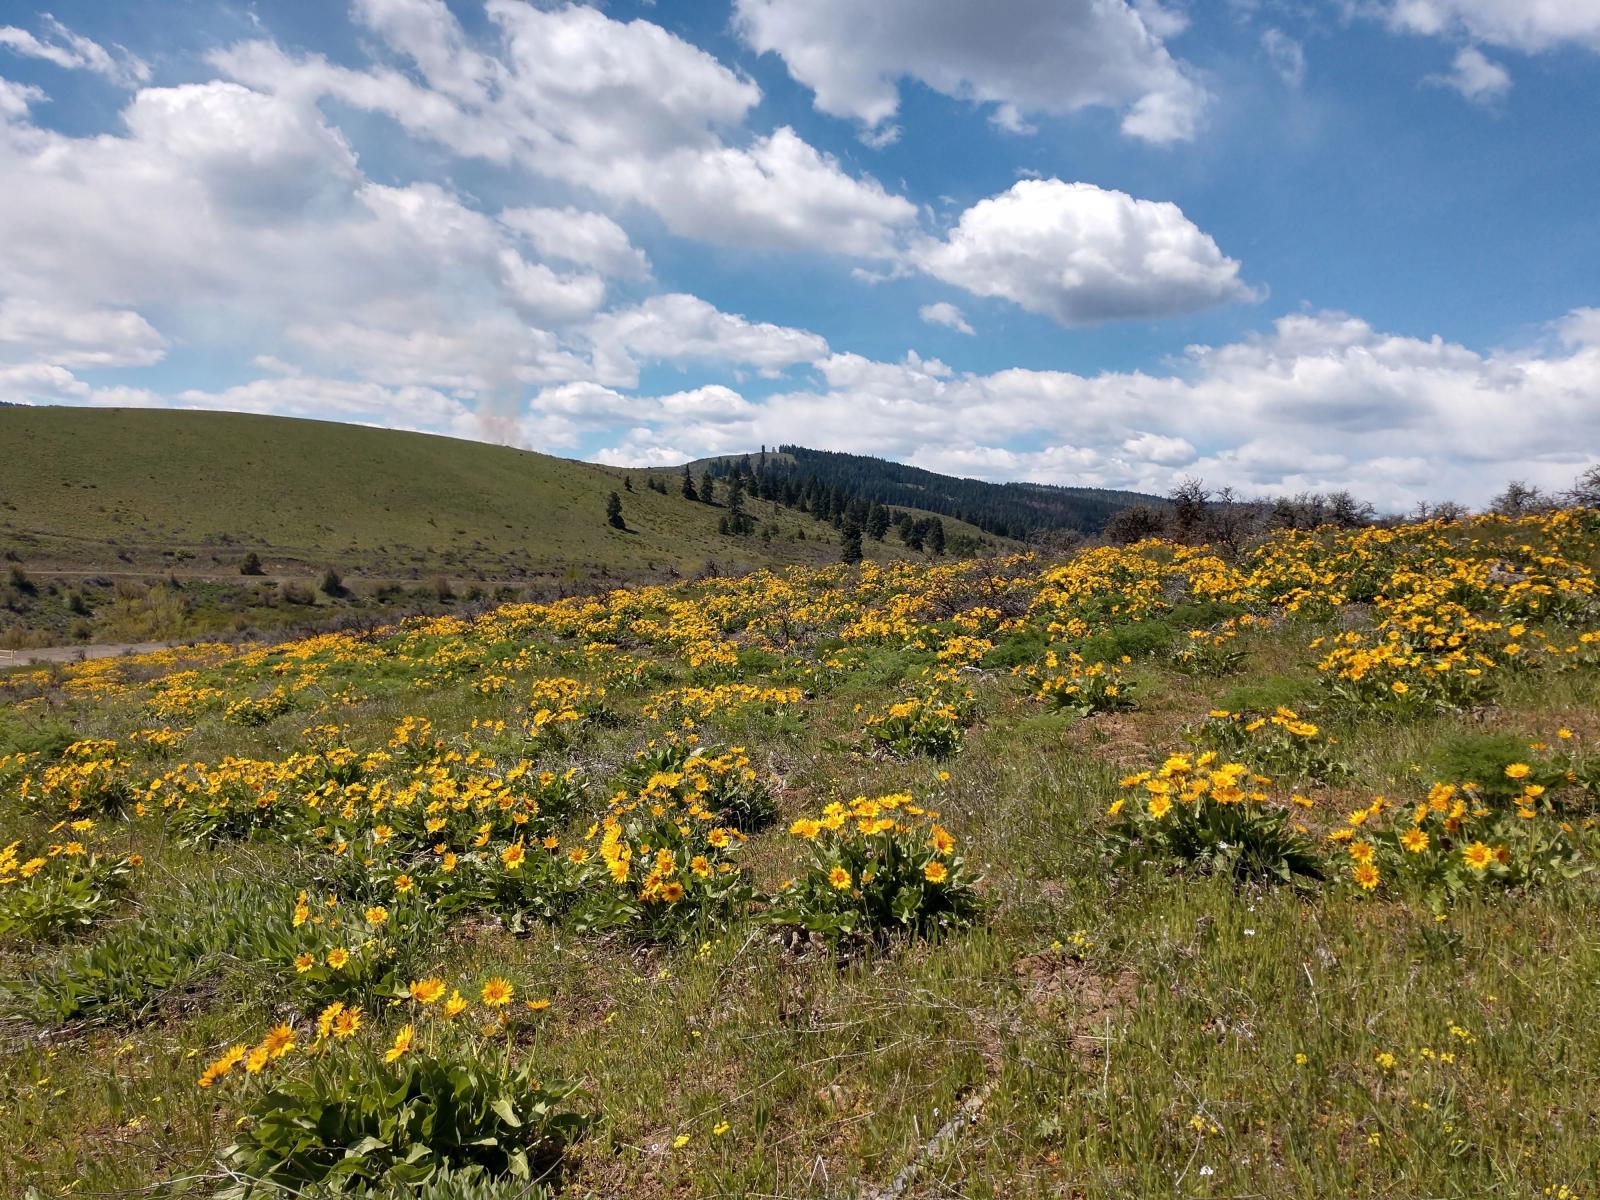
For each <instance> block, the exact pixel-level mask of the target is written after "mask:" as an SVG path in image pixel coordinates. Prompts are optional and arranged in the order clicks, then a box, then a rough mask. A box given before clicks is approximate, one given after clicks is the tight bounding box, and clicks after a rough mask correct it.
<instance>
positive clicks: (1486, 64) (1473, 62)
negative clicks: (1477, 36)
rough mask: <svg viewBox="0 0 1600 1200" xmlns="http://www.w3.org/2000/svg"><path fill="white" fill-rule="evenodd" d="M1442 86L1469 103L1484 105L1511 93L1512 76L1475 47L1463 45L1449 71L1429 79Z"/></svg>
mask: <svg viewBox="0 0 1600 1200" xmlns="http://www.w3.org/2000/svg"><path fill="white" fill-rule="evenodd" d="M1428 82H1430V83H1436V84H1438V85H1439V86H1441V87H1447V88H1450V89H1451V90H1452V91H1456V92H1460V93H1461V94H1462V95H1463V96H1465V97H1466V98H1467V99H1468V100H1472V101H1476V102H1477V103H1480V104H1484V103H1487V102H1489V101H1491V100H1497V99H1499V98H1500V97H1501V96H1504V95H1505V94H1506V93H1507V92H1509V91H1510V90H1511V74H1510V72H1508V71H1507V70H1506V69H1505V68H1504V67H1502V66H1501V65H1500V64H1499V63H1497V62H1493V61H1491V60H1490V59H1488V58H1486V57H1484V54H1483V51H1481V50H1479V49H1478V48H1477V47H1476V46H1463V47H1462V48H1461V49H1460V50H1459V51H1457V53H1456V57H1455V61H1454V62H1452V63H1451V65H1450V71H1449V73H1448V74H1444V75H1433V76H1430V77H1429V79H1428Z"/></svg>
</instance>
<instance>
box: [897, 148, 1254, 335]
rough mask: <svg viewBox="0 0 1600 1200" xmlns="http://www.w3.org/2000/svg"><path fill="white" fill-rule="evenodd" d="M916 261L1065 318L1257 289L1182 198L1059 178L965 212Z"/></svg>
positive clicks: (1083, 319)
mask: <svg viewBox="0 0 1600 1200" xmlns="http://www.w3.org/2000/svg"><path fill="white" fill-rule="evenodd" d="M910 257H911V261H912V262H913V263H914V264H915V265H916V266H918V267H919V268H921V269H922V270H923V271H926V272H927V273H928V274H930V275H933V276H935V277H937V278H939V279H942V280H944V281H945V282H946V283H953V284H955V285H957V286H958V287H963V288H965V289H967V291H969V292H972V293H974V294H976V295H979V296H1002V297H1004V298H1005V299H1007V300H1010V301H1012V302H1014V303H1016V304H1019V305H1021V306H1022V307H1023V308H1026V309H1028V310H1029V311H1031V312H1036V313H1042V314H1044V315H1046V316H1049V317H1053V318H1054V319H1055V320H1057V321H1059V322H1060V323H1061V324H1063V325H1088V324H1093V323H1095V322H1099V321H1108V320H1115V319H1119V318H1149V317H1163V316H1171V315H1174V314H1177V313H1185V312H1194V311H1196V310H1198V309H1202V308H1208V307H1210V306H1212V305H1214V304H1222V303H1225V302H1226V301H1229V300H1248V299H1252V298H1254V297H1255V293H1254V292H1253V291H1252V290H1251V289H1250V288H1249V287H1247V286H1246V285H1245V284H1244V283H1242V282H1241V281H1240V279H1239V264H1238V263H1237V262H1235V261H1234V260H1233V259H1231V258H1228V257H1227V256H1225V255H1224V254H1223V253H1222V251H1221V250H1219V249H1218V248H1217V244H1216V242H1214V241H1213V240H1212V239H1211V238H1210V237H1209V236H1208V235H1206V234H1205V233H1203V232H1202V231H1201V230H1200V229H1199V228H1197V227H1196V226H1195V224H1194V223H1193V222H1192V221H1190V220H1189V219H1188V218H1187V217H1185V216H1184V215H1183V211H1182V210H1181V209H1180V208H1178V206H1177V205H1176V204H1169V203H1158V202H1155V201H1150V200H1138V199H1135V198H1134V197H1132V196H1129V195H1127V194H1125V193H1123V192H1115V191H1107V190H1105V189H1103V188H1098V187H1095V186H1094V185H1093V184H1089V183H1063V182H1062V181H1061V180H1059V179H1024V180H1022V181H1020V182H1018V183H1017V184H1015V185H1014V186H1013V187H1012V188H1011V189H1010V190H1009V191H1006V192H1002V193H1001V194H1000V195H998V196H993V197H990V198H989V199H987V200H983V201H980V202H979V203H977V204H975V205H973V206H972V207H971V208H969V209H967V210H966V212H964V213H962V214H961V217H960V219H959V220H958V221H957V222H956V225H955V228H953V229H952V230H951V231H950V233H949V236H948V237H947V238H946V239H945V240H943V241H931V240H924V241H922V242H920V243H919V244H917V245H916V246H914V247H913V249H912V251H911V256H910Z"/></svg>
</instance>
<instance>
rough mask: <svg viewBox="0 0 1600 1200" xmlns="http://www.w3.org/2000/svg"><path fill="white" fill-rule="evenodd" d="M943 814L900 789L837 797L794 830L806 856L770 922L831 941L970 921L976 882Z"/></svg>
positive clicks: (776, 900)
mask: <svg viewBox="0 0 1600 1200" xmlns="http://www.w3.org/2000/svg"><path fill="white" fill-rule="evenodd" d="M938 816H939V814H938V813H937V812H934V811H932V810H928V809H924V808H921V807H920V806H918V805H917V804H915V803H913V802H912V798H911V797H910V796H909V795H907V794H904V793H900V794H895V795H888V796H879V797H877V798H876V799H871V800H869V799H867V798H866V797H864V796H862V797H857V798H856V799H855V800H854V801H852V802H851V803H850V804H849V805H845V804H841V803H837V802H835V803H833V804H830V805H828V806H827V807H826V808H825V809H823V811H822V813H821V814H820V815H819V816H817V817H815V818H811V817H803V818H801V819H800V820H798V821H796V822H795V823H794V824H793V825H791V826H790V827H789V832H790V833H791V834H792V835H794V836H795V837H798V838H799V839H801V840H802V841H803V842H805V843H806V848H807V860H806V863H805V866H804V869H803V873H802V874H801V875H800V877H799V878H798V879H795V880H791V881H790V882H789V883H788V884H786V885H785V886H784V887H783V888H781V889H780V890H779V891H778V894H777V895H776V896H775V897H774V898H773V905H774V909H773V919H774V920H776V921H779V922H781V923H784V924H789V925H799V926H802V927H803V928H805V929H808V930H810V931H812V932H813V933H818V934H821V935H822V936H824V937H826V938H829V939H834V940H837V939H839V938H845V937H854V938H860V939H866V940H878V939H881V938H883V937H884V936H886V935H888V934H890V933H892V932H894V931H896V930H901V931H905V932H907V933H911V934H914V935H915V934H927V933H929V932H931V931H932V930H934V929H936V928H942V927H948V926H952V925H960V924H965V923H966V922H967V921H969V920H970V919H971V918H972V916H973V915H974V914H975V913H976V912H977V909H978V899H977V892H976V888H975V884H976V882H977V881H976V879H975V878H974V877H973V876H972V874H971V873H970V872H969V871H968V869H967V866H966V863H965V861H964V860H963V859H962V858H961V856H960V855H959V854H957V853H956V841H955V838H954V837H952V836H951V835H950V833H949V832H948V831H947V830H945V829H944V827H943V826H941V825H940V824H939V823H938Z"/></svg>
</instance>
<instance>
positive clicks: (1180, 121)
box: [734, 0, 1207, 143]
mask: <svg viewBox="0 0 1600 1200" xmlns="http://www.w3.org/2000/svg"><path fill="white" fill-rule="evenodd" d="M734 9H735V23H736V26H737V28H738V30H739V32H740V34H741V36H742V37H743V38H744V39H745V41H746V42H747V43H748V44H749V45H750V46H751V47H752V48H754V49H756V50H758V51H761V52H768V51H770V52H774V53H776V54H778V55H780V56H781V57H782V58H783V61H784V64H785V65H786V66H787V67H788V70H789V74H790V75H792V76H793V77H794V78H795V79H796V80H798V81H799V82H800V83H802V84H804V85H806V86H807V87H809V88H811V89H812V91H813V92H814V93H815V94H816V105H817V107H818V108H819V109H821V110H822V111H824V112H828V113H832V114H834V115H835V116H841V117H850V118H854V119H856V120H859V121H861V122H862V123H863V125H864V126H865V127H866V128H867V130H868V131H884V130H887V129H889V128H890V126H889V124H888V123H889V121H890V119H891V118H892V117H893V116H894V115H895V113H896V112H897V111H898V108H899V100H900V97H899V89H898V82H899V81H900V80H901V79H915V80H918V81H919V82H921V83H924V84H926V85H927V86H928V87H931V88H933V89H934V90H936V91H939V92H943V93H944V94H945V95H948V96H954V97H957V98H960V99H965V100H971V101H973V102H975V103H979V104H993V105H995V106H996V108H995V112H994V118H995V121H996V123H997V124H999V125H1000V126H1002V127H1004V128H1008V129H1012V130H1014V131H1018V132H1023V131H1025V130H1026V125H1025V122H1024V119H1023V118H1024V114H1027V113H1043V114H1062V113H1071V112H1076V111H1078V110H1080V109H1084V108H1090V107H1106V108H1111V109H1114V110H1116V111H1119V112H1121V113H1122V114H1123V116H1122V129H1123V132H1124V133H1126V134H1128V135H1130V136H1132V137H1137V138H1142V139H1144V140H1146V141H1150V142H1157V143H1162V142H1172V141H1178V140H1183V139H1187V138H1191V137H1193V136H1194V133H1195V129H1196V125H1197V123H1198V121H1199V117H1200V113H1201V111H1202V109H1203V108H1204V106H1205V103H1206V100H1207V94H1206V91H1205V89H1204V88H1203V87H1202V86H1201V85H1200V84H1199V83H1197V82H1196V81H1195V79H1194V77H1193V75H1192V74H1191V73H1190V72H1189V71H1187V70H1186V69H1185V68H1183V67H1182V66H1181V65H1180V64H1179V63H1178V62H1176V61H1175V60H1174V59H1173V57H1172V55H1171V54H1170V53H1169V52H1168V51H1167V49H1166V47H1165V45H1164V44H1163V42H1162V37H1163V36H1171V35H1172V34H1175V33H1177V32H1179V31H1180V30H1181V22H1177V21H1175V20H1174V18H1173V17H1172V15H1171V14H1170V13H1168V12H1166V11H1164V10H1162V9H1161V8H1160V7H1159V5H1156V4H1151V3H1141V4H1128V3H1125V2H1124V0H991V2H990V3H987V4H971V3H967V2H966V0H876V2H875V3H873V4H870V5H862V4H859V3H854V2H853V0H735V6H734Z"/></svg>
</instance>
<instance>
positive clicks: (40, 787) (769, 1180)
mask: <svg viewBox="0 0 1600 1200" xmlns="http://www.w3.org/2000/svg"><path fill="white" fill-rule="evenodd" d="M1597 558H1600V515H1597V514H1595V513H1592V512H1579V511H1563V512H1557V513H1553V514H1547V515H1541V516H1538V517H1532V518H1527V519H1523V520H1520V521H1507V520H1502V519H1488V518H1485V519H1479V520H1476V521H1471V522H1466V523H1460V524H1443V523H1430V524H1420V525H1411V526H1402V527H1398V528H1381V529H1367V530H1359V531H1350V532H1335V531H1330V530H1319V531H1309V532H1307V531H1298V532H1294V531H1291V532H1283V533H1279V534H1276V535H1274V536H1272V537H1271V538H1269V539H1268V540H1266V541H1264V542H1262V543H1261V544H1259V545H1257V546H1255V547H1254V548H1252V549H1249V550H1247V551H1245V552H1243V553H1241V554H1239V555H1238V556H1236V557H1224V556H1222V555H1221V554H1219V553H1217V552H1214V551H1213V550H1211V549H1209V548H1207V547H1194V546H1184V545H1177V544H1173V543H1168V542H1161V541H1146V542H1141V543H1139V544H1137V545H1133V546H1130V547H1125V548H1110V547H1106V548H1096V549H1090V550H1086V551H1084V552H1082V553H1079V554H1078V555H1076V556H1074V557H1072V558H1070V559H1067V560H1064V561H1047V560H1044V559H1038V558H1032V557H1027V556H1019V557H1012V558H1006V559H985V560H971V561H965V562H956V563H948V564H940V565H937V566H932V565H926V564H920V563H897V564H891V565H877V564H871V563H869V564H864V565H861V566H858V567H845V566H837V567H828V568H820V569H819V568H798V567H797V568H792V569H790V570H788V571H787V572H783V573H774V572H761V573H757V574H753V575H748V576H744V577H741V578H721V579H710V580H705V581H701V582H698V583H693V584H684V585H679V586H673V587H645V588H637V589H630V590H620V591H615V592H612V593H610V594H608V595H604V596H601V597H597V598H578V599H571V600H564V601H560V602H557V603H552V604H548V605H513V606H509V607H504V608H501V609H498V610H495V611H493V612H490V613H488V614H487V615H484V616H482V617H478V618H475V619H471V620H465V619H453V618H451V619H427V620H416V621H412V622H409V623H406V624H403V625H401V626H398V627H395V628H392V629H387V630H380V631H378V632H375V633H371V634H366V635H362V636H355V635H330V636H322V637H316V638H312V639H309V640H305V641H300V642H292V643H285V644H282V645H276V646H272V647H270V648H262V647H254V648H252V647H248V646H220V645H219V646H204V645H201V646H193V647H188V648H184V649H181V650H170V651H163V652H161V653H159V654H155V655H147V656H144V657H139V658H123V659H113V660H100V661H96V662H92V663H86V664H82V665H79V666H75V667H69V668H64V669H63V668H58V669H55V670H53V671H42V670H32V669H27V670H20V671H13V672H11V673H9V674H6V675H0V831H3V832H0V1129H3V1130H4V1136H3V1137H0V1194H3V1195H6V1196H11V1195H18V1196H23V1195H38V1196H56V1195H85V1196H90V1195H110V1194H117V1195H126V1194H135V1193H136V1194H140V1195H149V1196H213V1195H223V1196H232V1197H244V1196H261V1197H265V1196H306V1197H311V1196H382V1197H398V1196H412V1195H420V1196H427V1197H431V1198H433V1200H447V1198H459V1200H469V1198H471V1200H477V1198H488V1197H531V1196H538V1195H551V1196H557V1195H559V1196H572V1197H580V1196H605V1197H612V1196H615V1197H622V1196H627V1197H652V1196H667V1195H671V1196H726V1197H734V1196H739V1197H743V1196H763V1197H801V1196H806V1197H813V1196H814V1197H899V1196H906V1197H912V1196H919V1197H944V1196H973V1197H1020V1196H1085V1197H1090V1196H1108V1195H1129V1196H1147V1195H1181V1196H1219V1197H1221V1196H1408V1197H1410V1196H1417V1197H1422V1196H1429V1197H1433V1196H1439V1197H1444V1196H1450V1197H1456V1196H1459V1197H1478V1196H1490V1195H1492V1196H1527V1197H1542V1196H1560V1197H1586V1198H1594V1197H1597V1196H1600V1189H1597V1185H1596V1180H1597V1177H1600V1117H1597V1115H1596V1104H1595V1101H1596V1097H1597V1096H1600V1038H1597V1037H1596V1030H1597V1029H1600V988H1597V986H1596V985H1597V982H1600V933H1597V929H1600V924H1597V921H1596V916H1597V912H1600V906H1597V904H1596V885H1595V877H1594V874H1593V868H1594V864H1595V860H1596V852H1597V850H1600V830H1597V826H1596V816H1597V814H1600V745H1597V741H1600V706H1597V700H1600V596H1597V594H1596V582H1595V576H1594V571H1595V568H1596V565H1597ZM30 1189H35V1190H34V1191H30Z"/></svg>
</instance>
